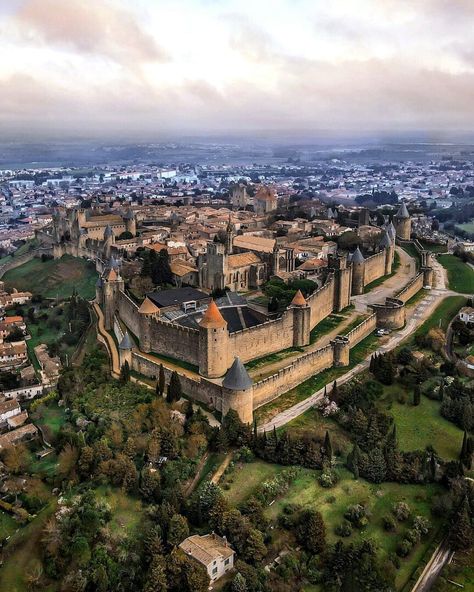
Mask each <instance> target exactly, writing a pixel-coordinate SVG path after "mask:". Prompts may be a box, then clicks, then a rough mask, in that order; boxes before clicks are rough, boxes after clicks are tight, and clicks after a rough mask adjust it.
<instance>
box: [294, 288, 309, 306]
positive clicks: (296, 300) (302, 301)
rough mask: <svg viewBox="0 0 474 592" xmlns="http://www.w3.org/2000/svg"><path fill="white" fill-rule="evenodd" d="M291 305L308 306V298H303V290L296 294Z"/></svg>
mask: <svg viewBox="0 0 474 592" xmlns="http://www.w3.org/2000/svg"><path fill="white" fill-rule="evenodd" d="M291 304H293V306H306V298H305V297H304V296H303V293H302V292H301V290H298V292H296V294H295V295H294V296H293V300H292V301H291Z"/></svg>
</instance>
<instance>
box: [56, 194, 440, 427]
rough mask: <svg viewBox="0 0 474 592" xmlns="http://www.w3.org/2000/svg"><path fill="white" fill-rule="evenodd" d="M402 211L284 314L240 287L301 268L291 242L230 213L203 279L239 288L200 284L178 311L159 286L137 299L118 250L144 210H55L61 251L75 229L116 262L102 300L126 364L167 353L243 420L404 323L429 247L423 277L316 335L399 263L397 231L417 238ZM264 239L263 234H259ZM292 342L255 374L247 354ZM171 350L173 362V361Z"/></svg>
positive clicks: (150, 366) (146, 367)
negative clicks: (164, 302) (235, 220)
mask: <svg viewBox="0 0 474 592" xmlns="http://www.w3.org/2000/svg"><path fill="white" fill-rule="evenodd" d="M407 215H408V216H407ZM64 220H66V222H64ZM394 221H395V226H394V225H393V224H391V223H390V224H387V225H386V226H385V227H384V228H383V234H382V239H381V241H380V244H379V247H378V250H377V252H376V253H375V254H373V255H371V256H368V257H364V256H363V254H362V252H361V251H360V250H359V249H356V250H355V251H354V253H352V255H349V256H347V255H345V254H336V255H332V256H329V259H328V269H327V273H326V276H325V278H324V280H323V284H322V286H321V287H320V288H318V289H317V290H316V291H314V292H313V293H312V294H311V295H309V296H308V297H307V298H305V297H304V296H303V294H302V293H301V292H298V293H297V294H296V295H295V297H294V298H293V301H292V302H291V303H290V305H289V306H288V307H287V308H286V310H284V312H283V313H282V314H281V315H280V316H278V317H277V318H269V317H266V316H265V315H263V314H261V313H260V314H257V313H256V312H252V311H251V310H250V307H249V306H248V305H247V304H246V302H245V300H244V299H242V298H241V297H238V295H237V294H236V293H237V292H238V291H245V290H246V289H248V288H250V287H256V286H259V285H261V284H262V283H263V282H264V281H266V280H267V279H268V277H270V276H271V275H273V274H275V273H277V272H278V270H279V269H280V268H281V266H283V268H284V269H285V270H288V271H291V270H292V269H294V257H293V253H292V250H291V249H284V248H283V249H282V248H280V247H278V246H277V244H276V242H275V240H274V239H262V238H260V237H254V236H246V235H243V236H235V235H234V229H233V226H232V224H231V222H230V221H229V224H228V227H227V230H226V238H225V244H223V243H221V242H212V241H211V242H209V243H208V248H207V254H206V256H205V258H203V259H202V261H201V263H200V265H199V277H200V280H199V281H200V286H201V287H204V288H206V289H207V290H208V291H211V290H214V289H216V288H221V289H223V288H230V289H231V292H227V294H226V296H223V297H222V298H220V299H217V301H214V300H210V299H209V297H208V294H206V293H201V294H202V295H203V296H204V298H203V299H201V300H199V299H198V296H193V295H192V294H191V295H189V293H185V294H184V293H183V294H184V295H183V299H182V300H181V301H180V300H179V298H177V300H176V303H177V304H176V306H175V307H174V308H173V310H172V311H171V312H170V313H166V311H165V309H164V308H162V307H161V306H159V305H157V304H156V302H155V301H154V298H153V294H149V296H147V297H145V299H144V300H143V302H142V303H141V304H137V303H136V302H135V301H134V300H133V299H132V298H131V297H130V296H129V295H128V294H127V292H126V290H125V283H124V280H123V278H122V277H121V275H120V268H119V266H118V265H117V264H116V262H115V261H114V260H112V261H111V260H110V250H111V246H112V245H113V244H114V240H115V237H116V236H117V235H119V234H120V233H122V232H125V231H128V232H130V233H132V234H133V231H135V232H136V227H135V220H134V218H133V215H131V214H128V212H126V213H125V214H124V215H122V216H118V215H112V214H107V215H102V216H90V215H89V216H87V215H86V214H84V213H82V212H81V211H78V212H77V213H76V214H70V215H69V216H67V217H62V218H59V219H58V217H55V221H54V225H53V226H54V245H53V251H54V253H55V255H56V252H62V251H63V250H64V249H68V248H69V247H68V246H67V245H68V244H69V243H70V242H71V243H72V242H73V239H74V238H75V239H76V240H75V243H74V247H73V248H74V249H77V254H79V255H81V254H84V252H85V253H91V252H94V253H95V254H96V255H95V256H96V257H99V256H100V257H101V258H103V261H106V262H107V263H106V264H105V263H104V264H103V270H102V273H101V278H100V279H99V280H98V282H97V287H96V302H97V303H98V304H99V306H100V307H101V308H102V310H103V313H104V319H105V327H106V329H107V330H108V331H110V332H113V333H114V334H115V337H116V339H117V341H118V343H119V354H120V363H121V364H124V363H125V361H127V362H128V364H129V365H130V367H131V368H132V369H133V370H134V371H136V372H138V373H140V374H142V375H145V376H149V377H153V378H156V377H157V376H158V372H159V366H160V364H161V363H163V365H164V368H165V373H166V374H167V378H168V379H169V377H170V374H171V369H172V368H176V367H177V366H178V367H180V368H182V371H181V372H179V373H180V379H181V382H182V387H183V391H184V393H185V394H186V395H188V396H189V397H191V398H193V399H195V400H197V401H201V402H202V403H204V404H206V405H207V406H209V407H210V408H212V409H215V410H216V411H218V412H220V413H221V414H222V415H225V413H227V411H228V410H229V409H235V410H236V411H237V412H238V414H239V416H240V418H241V419H242V421H244V422H251V421H252V417H253V411H254V410H255V409H256V408H258V407H259V406H261V405H264V404H266V403H267V402H269V401H271V400H273V399H275V398H276V397H278V396H280V395H281V394H283V393H284V392H287V391H288V390H290V389H291V388H294V387H295V386H297V385H298V384H300V383H301V382H303V381H304V380H306V379H308V378H309V377H311V376H312V375H314V374H316V373H318V372H320V371H322V370H324V369H326V368H329V367H331V366H344V365H348V364H349V353H350V350H351V348H352V347H354V346H355V345H356V344H357V343H359V342H360V341H361V340H362V339H364V338H365V337H366V336H367V335H369V334H370V333H371V332H372V331H373V330H374V329H375V328H376V327H384V328H389V329H397V328H400V327H402V326H403V325H404V323H405V303H406V302H407V301H408V300H409V299H410V298H411V297H412V296H413V295H414V294H416V292H417V291H418V290H420V289H421V288H422V287H423V286H426V285H431V282H432V269H431V267H430V259H429V257H430V255H429V253H427V252H426V251H423V252H422V253H421V258H422V266H421V268H420V270H419V272H418V274H417V275H416V277H415V278H413V280H412V281H411V282H410V283H409V284H408V285H407V286H405V287H404V288H403V289H401V291H400V292H399V293H398V294H396V296H395V297H393V298H388V299H387V301H386V302H384V303H380V304H373V305H371V308H372V313H371V314H370V315H369V316H368V317H367V318H366V319H364V320H363V321H362V322H361V323H360V324H359V325H358V326H357V327H355V328H353V329H352V330H351V331H350V332H349V333H347V334H346V335H340V336H338V337H336V338H335V339H333V340H332V341H331V342H330V343H329V344H327V345H324V346H322V347H318V346H317V342H316V344H311V331H312V330H313V329H314V328H315V327H316V326H317V325H318V323H320V322H321V321H322V320H323V319H325V318H326V317H327V316H328V315H330V314H331V313H333V312H339V311H342V310H344V309H345V308H346V307H348V306H349V305H350V302H351V296H353V295H358V294H362V293H364V291H365V290H366V289H367V286H368V285H369V284H371V283H372V282H373V281H375V280H377V279H379V278H381V277H383V276H386V275H388V274H390V273H391V272H392V266H393V262H394V253H395V241H396V240H407V238H406V237H407V235H408V238H409V232H410V218H409V214H408V211H407V210H406V206H404V205H402V206H401V208H400V210H399V211H398V212H397V215H396V216H395V218H394ZM62 232H63V233H64V232H69V233H70V238H71V240H65V239H63V236H64V234H61V233H62ZM101 235H102V237H103V238H102V240H100V238H99V237H100V236H101ZM239 239H240V240H239ZM256 239H260V240H257V243H258V244H257V243H256V242H255V240H256ZM262 241H263V242H262ZM71 248H72V247H71ZM108 257H109V258H108ZM188 290H190V289H189V288H188ZM175 292H176V294H178V293H179V290H176V291H175ZM195 292H196V290H195ZM158 294H161V293H158ZM233 295H235V296H233ZM155 300H156V299H155ZM289 348H295V351H297V352H300V353H299V354H298V355H297V357H295V358H294V359H293V360H292V361H291V363H289V364H288V365H287V366H286V367H285V368H282V369H280V370H278V371H276V372H275V373H273V374H270V375H269V376H266V377H264V378H262V379H261V380H259V381H258V382H252V380H251V378H250V376H249V374H248V372H247V370H246V368H245V366H244V365H245V364H246V363H248V362H250V361H252V360H256V359H259V358H263V357H265V356H268V355H271V354H274V353H276V352H279V351H282V350H287V349H289ZM170 359H172V360H174V363H173V365H167V364H166V360H170Z"/></svg>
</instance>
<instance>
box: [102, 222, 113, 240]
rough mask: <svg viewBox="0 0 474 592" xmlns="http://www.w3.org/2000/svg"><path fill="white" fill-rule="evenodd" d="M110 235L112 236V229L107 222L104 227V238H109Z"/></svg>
mask: <svg viewBox="0 0 474 592" xmlns="http://www.w3.org/2000/svg"><path fill="white" fill-rule="evenodd" d="M111 236H114V231H113V230H112V228H111V226H110V224H107V226H106V227H105V230H104V238H105V239H107V238H110V237H111Z"/></svg>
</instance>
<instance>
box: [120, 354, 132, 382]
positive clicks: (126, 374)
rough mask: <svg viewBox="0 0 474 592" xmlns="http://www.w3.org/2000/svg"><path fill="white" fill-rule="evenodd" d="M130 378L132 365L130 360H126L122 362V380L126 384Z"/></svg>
mask: <svg viewBox="0 0 474 592" xmlns="http://www.w3.org/2000/svg"><path fill="white" fill-rule="evenodd" d="M129 380H130V366H129V365H128V362H127V361H126V360H125V362H124V363H123V364H122V367H121V368H120V382H122V383H123V384H125V383H126V382H128V381H129Z"/></svg>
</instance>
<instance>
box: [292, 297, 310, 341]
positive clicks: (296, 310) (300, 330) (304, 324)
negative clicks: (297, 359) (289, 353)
mask: <svg viewBox="0 0 474 592" xmlns="http://www.w3.org/2000/svg"><path fill="white" fill-rule="evenodd" d="M289 308H290V310H292V311H293V346H294V347H301V346H303V345H309V341H310V332H311V307H310V306H309V305H308V303H307V302H306V299H305V297H304V296H303V294H302V293H301V290H298V292H296V294H295V296H294V298H293V300H292V301H291V304H290V307H289Z"/></svg>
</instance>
